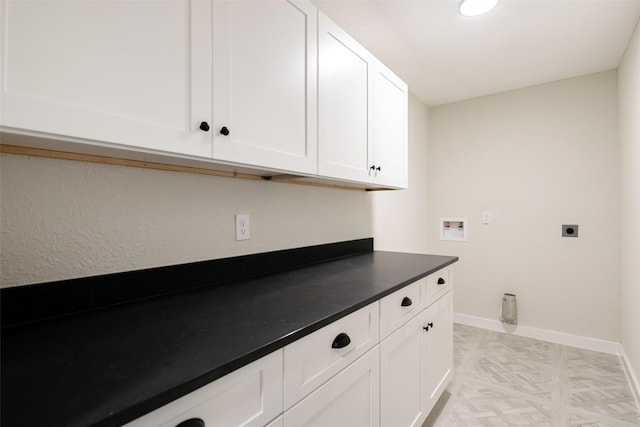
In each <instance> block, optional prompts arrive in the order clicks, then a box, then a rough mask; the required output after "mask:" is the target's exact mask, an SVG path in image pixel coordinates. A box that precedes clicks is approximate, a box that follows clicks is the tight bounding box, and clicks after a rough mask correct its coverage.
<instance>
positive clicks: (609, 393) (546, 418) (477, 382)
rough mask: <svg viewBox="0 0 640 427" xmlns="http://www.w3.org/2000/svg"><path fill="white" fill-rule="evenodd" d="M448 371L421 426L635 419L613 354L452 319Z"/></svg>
mask: <svg viewBox="0 0 640 427" xmlns="http://www.w3.org/2000/svg"><path fill="white" fill-rule="evenodd" d="M453 334H454V367H455V374H454V377H453V379H452V381H451V383H450V384H449V387H448V388H447V390H446V391H445V392H444V394H443V396H442V398H441V399H440V400H439V401H438V403H437V405H436V408H434V410H433V411H432V413H431V415H430V416H429V418H428V419H427V421H426V422H425V423H424V424H423V427H449V426H452V427H476V426H478V427H484V426H491V427H497V426H504V427H513V426H549V427H564V426H584V427H586V426H589V427H605V426H606V427H633V426H635V427H638V426H640V408H639V406H638V401H637V398H636V397H634V395H633V392H632V390H631V388H630V386H629V382H628V381H627V376H626V373H625V369H626V368H625V367H624V363H623V362H622V360H621V358H620V357H618V356H616V355H612V354H606V353H600V352H596V351H589V350H582V349H579V348H575V347H568V346H564V345H560V344H554V343H549V342H545V341H540V340H536V339H532V338H525V337H521V336H517V335H512V334H507V333H500V332H494V331H489V330H486V329H480V328H474V327H471V326H466V325H461V324H454V332H453Z"/></svg>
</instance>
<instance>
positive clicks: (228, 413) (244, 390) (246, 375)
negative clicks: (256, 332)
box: [125, 350, 283, 427]
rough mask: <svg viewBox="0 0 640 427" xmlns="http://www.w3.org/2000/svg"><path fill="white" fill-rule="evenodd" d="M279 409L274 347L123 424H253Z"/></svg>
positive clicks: (264, 421) (279, 379)
mask: <svg viewBox="0 0 640 427" xmlns="http://www.w3.org/2000/svg"><path fill="white" fill-rule="evenodd" d="M282 410H283V405H282V350H277V351H275V352H273V353H271V354H269V355H267V356H265V357H263V358H262V359H259V360H257V361H255V362H253V363H251V364H249V365H247V366H244V367H242V368H240V369H238V370H236V371H234V372H232V373H230V374H228V375H226V376H224V377H222V378H220V379H218V380H216V381H214V382H213V383H211V384H208V385H206V386H204V387H202V388H200V389H198V390H196V391H194V392H192V393H189V394H187V395H186V396H183V397H181V398H180V399H177V400H175V401H173V402H171V403H169V404H168V405H165V406H163V407H161V408H159V409H157V410H155V411H153V412H151V413H149V414H147V415H145V416H143V417H141V418H138V419H137V420H134V421H132V422H131V423H129V424H126V426H125V427H175V426H178V425H179V424H180V423H183V422H185V421H187V420H193V419H199V420H202V421H203V422H204V423H205V425H206V427H218V426H219V427H229V426H243V427H249V426H256V427H257V426H264V425H266V424H269V422H271V421H272V420H274V419H275V418H276V417H278V416H279V415H281V414H282ZM276 421H277V420H276ZM194 425H197V424H194ZM276 426H278V424H277V423H276V424H274V427H276Z"/></svg>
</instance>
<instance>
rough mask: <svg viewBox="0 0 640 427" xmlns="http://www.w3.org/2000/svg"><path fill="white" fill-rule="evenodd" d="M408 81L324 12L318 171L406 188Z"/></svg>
mask: <svg viewBox="0 0 640 427" xmlns="http://www.w3.org/2000/svg"><path fill="white" fill-rule="evenodd" d="M407 93H408V91H407V85H406V84H405V83H404V82H403V81H402V80H400V79H399V78H398V77H397V76H396V75H395V74H393V73H392V72H391V71H390V70H389V69H388V68H387V67H385V66H384V65H383V64H382V63H381V62H380V61H378V60H377V59H376V58H375V57H374V56H373V55H371V53H369V52H368V51H367V50H366V49H365V48H364V47H362V46H361V45H360V44H359V43H358V42H357V41H355V40H354V39H353V38H352V37H350V36H349V35H348V34H347V33H346V32H345V31H344V30H342V29H341V28H340V27H339V26H338V25H337V24H335V23H334V22H333V21H331V20H330V19H329V18H327V17H326V16H325V15H323V14H322V13H320V14H319V18H318V126H319V141H318V145H319V148H318V153H319V154H318V160H319V161H318V173H319V174H320V175H322V176H326V177H332V178H340V179H345V180H351V181H356V182H364V183H373V184H376V185H379V186H386V187H393V188H405V187H407V145H408V139H407Z"/></svg>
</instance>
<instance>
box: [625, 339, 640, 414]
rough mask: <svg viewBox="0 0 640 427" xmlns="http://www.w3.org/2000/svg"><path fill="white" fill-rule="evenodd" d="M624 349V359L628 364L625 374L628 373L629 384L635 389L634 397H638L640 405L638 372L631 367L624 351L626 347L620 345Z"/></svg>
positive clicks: (639, 404) (639, 405)
mask: <svg viewBox="0 0 640 427" xmlns="http://www.w3.org/2000/svg"><path fill="white" fill-rule="evenodd" d="M620 348H621V350H622V355H621V357H622V359H624V363H625V364H626V365H627V369H626V370H625V374H626V375H627V380H628V381H629V385H630V386H631V390H632V391H633V397H634V398H635V399H636V405H638V407H640V382H638V377H637V376H636V373H635V372H634V371H633V368H632V367H631V363H629V359H628V358H627V353H625V352H624V347H622V346H621V347H620Z"/></svg>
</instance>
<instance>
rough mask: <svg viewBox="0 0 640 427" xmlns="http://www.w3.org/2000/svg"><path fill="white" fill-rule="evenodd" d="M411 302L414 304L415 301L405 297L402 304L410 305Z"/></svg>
mask: <svg viewBox="0 0 640 427" xmlns="http://www.w3.org/2000/svg"><path fill="white" fill-rule="evenodd" d="M411 304H413V301H411V298H409V297H404V298H402V303H401V304H400V305H401V306H403V307H409V306H410V305H411Z"/></svg>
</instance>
